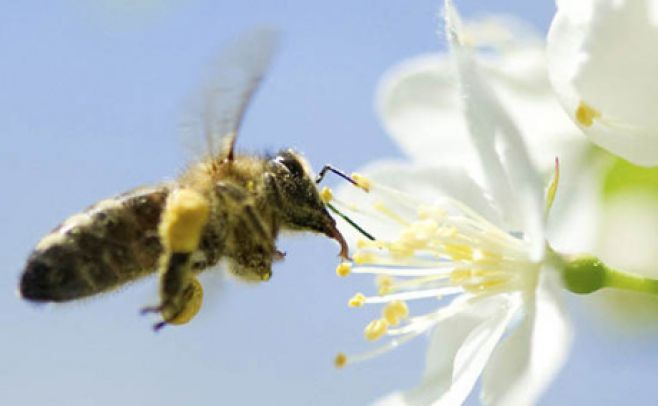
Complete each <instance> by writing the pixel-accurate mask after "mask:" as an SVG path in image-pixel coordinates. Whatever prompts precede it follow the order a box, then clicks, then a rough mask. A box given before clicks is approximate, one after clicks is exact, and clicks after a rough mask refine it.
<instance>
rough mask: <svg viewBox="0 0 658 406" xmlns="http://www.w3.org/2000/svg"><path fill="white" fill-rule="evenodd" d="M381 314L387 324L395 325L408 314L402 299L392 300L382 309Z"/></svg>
mask: <svg viewBox="0 0 658 406" xmlns="http://www.w3.org/2000/svg"><path fill="white" fill-rule="evenodd" d="M382 316H383V317H384V319H385V320H386V321H387V322H388V324H389V325H391V326H395V325H397V324H398V323H400V321H401V320H403V319H405V318H407V316H409V308H408V307H407V304H406V303H405V302H404V301H402V300H393V301H391V302H390V303H389V304H387V305H386V306H385V307H384V309H383V310H382Z"/></svg>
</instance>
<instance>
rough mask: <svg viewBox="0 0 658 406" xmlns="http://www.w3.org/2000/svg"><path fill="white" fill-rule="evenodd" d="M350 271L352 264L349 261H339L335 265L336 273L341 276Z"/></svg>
mask: <svg viewBox="0 0 658 406" xmlns="http://www.w3.org/2000/svg"><path fill="white" fill-rule="evenodd" d="M350 272H352V264H350V263H349V262H341V263H340V264H339V265H338V266H337V267H336V275H338V276H340V277H341V278H344V277H346V276H347V275H349V274H350Z"/></svg>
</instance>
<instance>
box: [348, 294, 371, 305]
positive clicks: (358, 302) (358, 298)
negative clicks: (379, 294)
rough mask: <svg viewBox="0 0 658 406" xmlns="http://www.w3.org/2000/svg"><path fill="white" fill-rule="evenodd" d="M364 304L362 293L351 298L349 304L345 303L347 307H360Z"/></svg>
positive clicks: (364, 298)
mask: <svg viewBox="0 0 658 406" xmlns="http://www.w3.org/2000/svg"><path fill="white" fill-rule="evenodd" d="M365 303H366V297H365V296H364V295H363V293H357V294H356V295H354V296H352V298H351V299H350V301H349V302H347V305H348V306H349V307H361V306H363V305H364V304H365Z"/></svg>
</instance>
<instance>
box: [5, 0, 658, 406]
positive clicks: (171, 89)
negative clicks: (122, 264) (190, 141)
mask: <svg viewBox="0 0 658 406" xmlns="http://www.w3.org/2000/svg"><path fill="white" fill-rule="evenodd" d="M135 3H138V4H135ZM457 6H458V7H459V8H460V10H461V12H462V14H463V15H464V17H466V18H468V17H472V16H481V15H484V14H488V13H510V14H514V15H516V16H519V17H522V18H524V19H526V20H527V21H528V22H529V23H530V24H532V25H534V26H535V27H536V28H537V29H538V30H539V31H540V32H546V30H547V29H548V27H549V24H550V20H551V18H552V15H553V12H554V3H553V2H552V1H549V0H542V1H534V2H527V1H521V0H517V1H504V0H497V1H488V2H486V8H484V7H485V5H484V2H481V1H476V0H471V1H467V0H461V1H457ZM439 7H440V1H438V0H417V1H414V2H408V1H403V0H380V1H377V2H374V1H370V2H365V1H361V2H355V1H349V0H334V1H329V2H309V1H303V0H289V1H277V2H273V1H267V0H253V1H216V0H187V1H174V0H161V1H156V0H142V1H141V2H132V1H128V0H98V1H94V2H88V1H83V0H61V1H51V2H37V1H33V0H32V1H30V0H26V1H21V2H13V1H8V0H5V1H1V2H0V55H1V62H0V89H1V90H0V184H2V192H0V195H1V196H2V199H0V221H1V224H2V228H3V232H2V233H0V268H1V269H2V273H0V309H1V310H0V325H1V327H0V403H1V404H4V405H41V404H48V405H92V404H93V405H118V404H122V405H132V404H157V405H160V406H166V405H180V404H190V405H217V404H246V405H251V404H289V405H308V404H313V405H335V404H346V405H360V404H365V403H367V402H368V401H372V400H374V399H376V398H378V397H380V396H382V395H384V394H386V393H388V392H390V391H392V390H395V389H403V388H410V387H412V386H413V385H414V384H415V383H416V382H418V380H419V377H420V375H421V373H422V371H423V364H424V352H425V349H426V346H425V344H426V339H425V337H420V338H418V339H416V340H415V341H414V342H412V343H410V344H407V345H405V346H403V347H402V348H399V349H398V350H396V351H393V352H391V353H389V354H387V355H386V356H383V357H380V358H377V359H375V360H373V361H370V362H368V363H362V364H357V365H350V366H348V367H347V368H345V369H343V370H336V369H335V368H334V367H333V359H334V356H335V354H336V353H337V352H338V351H346V352H348V353H354V352H357V351H361V350H364V349H367V348H368V346H367V345H366V343H364V342H363V339H362V328H363V326H364V325H365V324H366V323H367V322H368V321H369V320H370V319H371V318H372V317H373V315H374V312H377V311H378V309H372V312H369V311H368V310H366V311H353V309H348V308H347V307H346V301H347V299H348V298H350V297H351V296H352V295H353V294H354V292H356V291H360V290H366V289H367V288H369V287H370V286H371V284H372V280H371V279H370V278H365V277H364V278H358V277H352V278H347V279H340V278H338V277H336V275H335V273H334V268H335V265H336V263H337V257H336V254H337V252H338V248H337V246H336V245H335V244H334V243H333V242H331V241H329V240H326V239H323V238H321V237H316V236H308V235H307V236H291V237H283V238H281V240H280V243H279V246H280V248H281V249H282V250H284V251H287V253H288V255H287V257H286V260H285V261H284V262H281V263H277V264H276V265H275V267H274V276H273V278H272V280H271V281H269V282H268V283H263V284H259V285H254V286H252V285H245V284H243V283H240V282H237V281H235V280H232V279H231V278H225V280H222V277H221V275H220V273H218V272H215V273H214V274H210V275H206V278H205V291H206V300H205V304H204V306H203V308H202V310H201V312H200V314H199V316H198V317H197V318H196V319H194V321H193V322H191V323H190V324H188V325H186V326H183V327H180V328H165V329H164V330H163V331H161V332H160V333H158V334H155V333H153V331H152V330H151V324H152V322H153V321H154V320H153V319H152V318H148V317H142V316H140V315H139V314H138V310H139V309H140V308H141V307H142V306H144V305H148V304H153V303H155V301H156V300H157V279H156V278H149V279H145V280H142V281H140V282H139V283H136V284H134V285H131V286H128V287H126V288H124V289H121V290H120V291H118V292H114V293H111V294H106V295H102V296H100V297H96V298H93V299H89V300H84V301H80V302H75V303H70V304H66V305H57V306H34V305H31V304H29V303H26V302H24V301H21V300H20V299H19V298H18V297H17V295H16V294H15V293H14V292H15V291H16V287H17V282H18V278H19V275H20V273H21V270H22V267H23V265H24V262H25V259H26V258H27V256H28V255H29V253H30V251H31V250H32V248H33V247H34V245H35V244H36V243H37V242H38V241H39V239H40V238H41V237H42V236H43V235H45V234H46V233H47V232H49V231H50V230H51V229H52V228H54V227H55V226H56V225H57V224H59V223H60V222H61V221H63V220H64V219H65V218H66V217H67V216H69V215H71V214H73V213H75V212H77V211H79V210H81V209H83V208H84V207H86V206H88V205H89V204H91V203H94V202H95V201H97V200H100V199H102V198H105V197H108V196H112V195H115V194H117V193H120V192H123V191H125V190H128V189H131V188H133V187H135V186H138V185H142V184H149V183H156V182H159V181H161V180H163V179H167V178H173V177H174V176H175V175H176V174H177V173H178V172H179V171H180V170H181V169H182V168H183V167H184V165H185V153H184V148H182V147H181V144H182V143H181V140H180V137H179V136H178V134H177V125H178V121H177V119H178V112H179V111H180V108H181V102H182V101H183V99H184V97H185V96H186V95H187V94H188V93H189V91H190V89H192V88H193V87H194V86H195V85H196V83H198V80H199V78H200V76H201V74H202V72H203V71H204V69H206V67H207V64H208V62H209V61H210V60H211V59H212V58H213V56H214V55H216V54H217V52H218V50H220V49H221V48H222V45H223V44H226V43H228V42H229V41H230V40H231V39H234V38H236V37H237V36H238V35H239V33H241V32H243V31H245V30H247V29H249V28H251V27H254V26H258V25H262V24H267V25H271V26H276V27H279V28H280V29H281V30H282V32H283V33H284V41H283V46H282V49H281V51H280V53H279V55H278V56H277V57H276V60H275V62H274V66H273V68H272V70H271V72H270V73H269V75H268V77H267V79H266V81H265V83H264V86H263V87H262V89H261V91H260V92H259V94H258V95H257V96H256V99H255V100H254V103H253V105H252V106H251V108H250V110H249V112H248V115H247V119H246V122H245V125H244V127H243V131H242V134H241V137H240V139H239V142H238V143H239V146H240V148H241V149H242V150H245V151H254V152H262V151H267V150H275V149H278V148H280V147H288V146H292V147H295V148H297V149H298V150H300V151H302V152H303V153H304V154H305V155H306V156H307V157H308V159H309V160H310V162H312V163H313V165H314V167H315V168H316V169H317V168H319V167H321V166H322V164H324V163H329V162H330V163H332V164H334V165H336V166H338V167H341V168H344V169H345V170H347V171H348V172H349V171H353V170H355V169H357V168H358V167H360V166H361V165H363V164H365V163H367V162H369V161H371V160H373V159H378V158H383V157H401V153H400V152H399V151H398V149H397V148H396V146H395V145H394V143H393V142H392V141H391V140H390V139H389V138H387V136H386V134H385V133H384V131H383V130H382V129H381V127H380V126H379V123H378V121H377V118H376V116H375V113H374V110H373V96H374V91H375V88H376V85H377V83H378V80H379V78H380V75H381V74H382V73H383V72H384V71H385V70H386V69H387V68H389V67H391V66H392V65H394V64H395V63H398V62H400V61H401V60H403V59H405V58H408V57H411V56H414V55H417V54H419V53H422V52H431V51H440V50H442V49H444V44H443V43H441V42H440V41H439V40H438V39H437V36H436V35H435V31H436V30H437V21H438V10H439ZM332 182H335V179H330V180H329V184H335V183H332ZM654 207H655V206H654ZM596 300H597V298H595V297H576V296H573V295H572V296H570V307H571V310H572V314H573V316H574V324H575V326H576V340H575V345H574V347H573V351H572V356H571V358H570V360H569V362H568V363H567V365H566V366H565V368H564V369H563V371H562V373H561V374H560V376H559V377H558V379H557V380H556V382H554V384H553V385H552V386H551V389H550V390H549V392H548V393H547V395H546V396H545V397H544V398H543V400H542V403H543V404H547V405H550V404H601V405H603V404H605V405H616V404H620V403H622V402H629V401H630V402H631V403H632V404H654V403H655V399H656V391H655V383H654V381H655V373H656V371H657V370H658V349H657V346H656V345H655V337H656V336H655V329H653V330H654V331H653V332H651V331H642V332H638V331H637V330H633V331H632V332H629V329H627V328H620V327H614V326H612V327H611V325H610V324H609V323H606V322H604V321H602V319H603V317H595V316H593V312H592V306H591V304H590V302H593V301H596ZM595 308H596V309H599V313H600V312H601V311H602V310H601V309H603V308H602V307H595ZM594 313H595V312H594ZM653 322H656V321H655V319H654V321H653ZM649 323H650V322H649ZM656 323H657V324H658V322H656ZM649 330H650V329H649ZM629 396H632V397H630V398H629ZM476 400H477V392H476V395H474V396H471V398H470V399H469V402H472V403H477V401H476Z"/></svg>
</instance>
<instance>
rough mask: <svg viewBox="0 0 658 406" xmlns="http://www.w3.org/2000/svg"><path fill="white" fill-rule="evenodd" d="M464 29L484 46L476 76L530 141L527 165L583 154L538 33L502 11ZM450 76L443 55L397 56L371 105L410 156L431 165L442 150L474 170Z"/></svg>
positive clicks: (446, 158) (448, 159)
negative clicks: (550, 75) (374, 104)
mask: <svg viewBox="0 0 658 406" xmlns="http://www.w3.org/2000/svg"><path fill="white" fill-rule="evenodd" d="M463 29H464V36H465V37H466V40H467V42H468V45H469V46H472V47H476V49H478V50H481V51H482V52H479V55H478V56H479V61H480V69H481V74H482V75H483V76H485V77H486V78H487V81H488V82H489V84H490V86H491V88H492V89H493V91H494V92H495V93H496V96H497V98H498V99H499V100H500V103H501V104H502V105H503V106H504V107H505V108H506V110H508V111H509V114H510V115H511V116H512V118H513V119H514V122H515V123H516V124H517V125H518V127H519V129H520V132H521V134H522V136H523V137H524V138H526V141H528V146H529V148H530V154H531V157H532V159H533V162H537V163H539V167H540V168H541V169H542V170H544V169H548V170H550V169H552V168H553V164H554V158H555V157H556V156H560V158H561V159H563V160H566V159H565V155H566V154H570V155H572V156H573V157H574V158H575V157H576V156H577V155H578V154H580V153H582V152H583V149H584V148H583V147H584V146H585V143H583V142H582V140H583V139H582V137H578V135H579V134H580V130H579V129H578V127H577V126H576V125H574V123H573V122H572V121H571V120H570V119H569V117H568V115H567V114H565V112H564V110H563V109H562V106H561V105H560V104H559V102H558V99H557V98H556V97H555V94H554V92H553V89H552V88H551V85H550V83H549V80H548V72H547V68H546V57H545V43H544V41H543V39H542V38H541V37H540V36H539V34H537V33H536V32H535V31H533V30H532V29H531V28H529V27H526V26H525V25H524V24H523V23H522V22H521V21H518V20H515V19H513V18H511V17H500V16H489V17H486V18H483V19H480V20H475V21H472V22H470V21H469V22H468V24H466V25H465V26H464V27H463ZM456 76H457V72H455V66H454V64H453V63H452V59H451V58H450V56H449V55H447V54H445V53H436V54H425V55H419V56H417V57H414V58H412V59H410V60H407V61H403V62H402V63H400V64H398V65H397V66H394V67H393V68H391V69H390V70H389V71H388V72H386V74H385V75H384V77H383V79H382V80H381V83H380V87H379V92H378V97H377V110H378V112H379V115H380V116H381V117H382V121H383V124H384V127H385V129H386V131H387V132H388V133H389V134H390V135H391V136H392V137H393V138H394V139H395V141H396V142H397V143H398V145H399V146H400V147H401V148H402V150H403V151H404V152H405V153H406V154H407V155H408V156H409V157H411V158H412V159H413V160H414V161H416V162H424V163H435V162H436V153H437V152H436V151H437V150H440V151H441V160H442V162H443V163H450V164H459V165H464V163H467V164H469V166H474V167H473V168H472V169H474V170H478V168H477V165H479V162H478V159H477V155H476V152H475V151H474V150H473V147H472V145H471V144H470V143H469V141H468V129H467V124H466V122H465V121H464V118H463V116H462V113H461V112H462V111H463V102H464V101H463V99H462V97H461V94H460V91H459V86H458V83H457V77H456ZM569 161H572V159H569ZM567 169H568V168H567ZM476 175H479V174H476Z"/></svg>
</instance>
